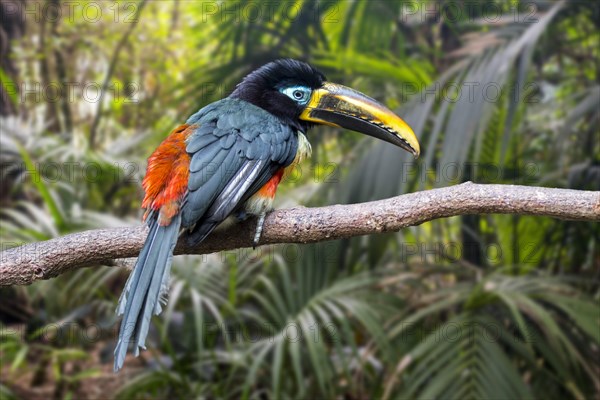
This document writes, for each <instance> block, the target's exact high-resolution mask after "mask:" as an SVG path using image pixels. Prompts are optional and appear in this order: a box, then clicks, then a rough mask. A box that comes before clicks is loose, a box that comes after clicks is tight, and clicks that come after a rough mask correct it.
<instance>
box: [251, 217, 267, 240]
mask: <svg viewBox="0 0 600 400" xmlns="http://www.w3.org/2000/svg"><path fill="white" fill-rule="evenodd" d="M266 216H267V213H264V212H263V213H262V214H260V215H259V216H258V221H256V231H255V233H254V240H253V241H252V249H256V246H258V242H260V235H261V234H262V230H263V225H264V223H265V217H266Z"/></svg>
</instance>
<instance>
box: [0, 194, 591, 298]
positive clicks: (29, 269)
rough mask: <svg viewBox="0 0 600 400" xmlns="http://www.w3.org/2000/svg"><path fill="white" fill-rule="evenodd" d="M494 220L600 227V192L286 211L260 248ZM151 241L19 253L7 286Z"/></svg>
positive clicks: (2, 265)
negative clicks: (448, 220)
mask: <svg viewBox="0 0 600 400" xmlns="http://www.w3.org/2000/svg"><path fill="white" fill-rule="evenodd" d="M490 213H493V214H521V215H541V216H548V217H553V218H559V219H568V220H581V221H600V192H591V191H577V190H569V189H550V188H542V187H527V186H513V185H480V184H473V183H470V182H467V183H464V184H461V185H456V186H452V187H447V188H442V189H434V190H428V191H423V192H417V193H411V194H405V195H402V196H398V197H394V198H391V199H386V200H380V201H373V202H369V203H361V204H351V205H334V206H328V207H320V208H302V207H300V208H292V209H286V210H278V211H274V212H272V213H271V214H269V215H268V216H267V219H266V221H265V227H264V231H263V235H262V239H261V243H260V244H261V245H266V244H275V243H313V242H320V241H326V240H335V239H342V238H349V237H352V236H359V235H367V234H373V233H380V232H393V231H398V230H400V229H402V228H404V227H407V226H412V225H419V224H422V223H424V222H427V221H431V220H433V219H438V218H445V217H451V216H455V215H467V214H490ZM254 224H255V223H254V221H252V220H249V221H246V222H243V223H240V224H236V225H234V226H231V225H230V226H228V227H223V228H222V229H219V230H217V231H215V232H214V233H213V234H212V235H211V236H210V237H209V238H207V240H205V241H204V242H203V243H201V244H200V245H198V246H195V247H191V246H189V245H187V244H186V243H185V240H180V241H179V243H178V245H177V247H176V249H175V254H206V253H213V252H217V251H221V250H231V249H237V248H242V247H250V246H251V245H252V237H253V234H254ZM146 234H147V231H146V228H145V227H143V226H138V227H127V228H118V229H98V230H91V231H86V232H80V233H74V234H70V235H66V236H63V237H59V238H56V239H52V240H48V241H45V242H40V243H33V244H27V245H24V246H21V247H16V248H11V249H9V250H6V251H4V252H2V253H0V286H9V285H28V284H31V283H33V282H35V281H37V280H39V279H49V278H52V277H55V276H57V275H60V274H62V273H65V272H67V271H70V270H73V269H76V268H80V267H85V266H92V265H98V264H105V265H115V262H114V261H113V260H115V259H120V258H127V257H135V256H136V255H137V253H138V252H139V251H140V249H141V247H142V244H143V243H144V240H145V237H146ZM117 264H118V265H121V264H123V263H117Z"/></svg>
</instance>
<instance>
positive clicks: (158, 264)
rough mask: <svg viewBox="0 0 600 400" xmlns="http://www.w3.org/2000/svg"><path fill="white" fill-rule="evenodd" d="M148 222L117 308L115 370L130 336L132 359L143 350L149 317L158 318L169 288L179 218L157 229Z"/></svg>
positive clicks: (153, 220)
mask: <svg viewBox="0 0 600 400" xmlns="http://www.w3.org/2000/svg"><path fill="white" fill-rule="evenodd" d="M149 221H150V222H149V223H148V225H149V227H150V232H149V233H148V238H147V239H146V243H144V247H143V248H142V251H141V252H140V255H139V257H138V260H137V262H136V264H135V267H134V269H133V271H132V272H131V275H130V276H129V279H128V280H127V283H126V285H125V289H124V290H123V293H122V294H121V298H120V299H119V304H118V306H117V314H118V315H121V314H123V320H122V321H121V328H120V331H119V341H118V342H117V346H116V348H115V364H114V370H115V371H118V370H119V369H121V367H122V366H123V362H124V361H125V356H126V354H127V348H128V345H129V341H130V339H131V337H133V338H134V340H133V342H134V354H135V355H136V356H137V355H138V354H139V348H140V347H141V348H144V349H145V344H146V337H147V335H148V329H149V328H150V320H151V318H152V314H156V315H158V314H159V313H160V312H161V311H162V307H161V302H162V303H163V304H164V302H165V299H164V295H165V294H166V292H167V289H168V285H169V275H170V270H171V261H172V258H173V249H174V248H175V244H176V243H177V238H178V236H179V228H180V225H181V215H176V216H175V217H174V218H173V220H172V221H171V224H169V225H168V226H159V225H158V222H157V218H156V216H150V217H149Z"/></svg>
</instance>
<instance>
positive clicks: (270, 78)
mask: <svg viewBox="0 0 600 400" xmlns="http://www.w3.org/2000/svg"><path fill="white" fill-rule="evenodd" d="M325 79H326V78H325V75H323V74H322V73H321V72H320V71H319V70H317V69H316V68H314V67H312V66H311V65H309V64H307V63H305V62H302V61H297V60H293V59H290V58H286V59H280V60H275V61H272V62H270V63H268V64H265V65H263V66H262V67H260V68H258V69H257V70H255V71H253V72H251V73H250V74H248V75H246V77H245V78H244V79H243V80H242V82H240V83H239V84H238V85H237V87H236V88H235V90H234V91H233V93H231V95H230V97H234V98H238V99H241V100H244V101H247V102H249V103H252V104H254V105H256V106H258V107H261V108H262V109H264V110H266V111H268V112H270V113H271V114H273V115H275V116H277V117H279V118H280V119H281V120H282V122H284V123H287V124H289V125H292V126H294V127H296V128H298V129H300V130H302V131H306V129H307V128H308V124H307V123H306V122H304V121H300V120H299V119H298V117H299V116H300V114H301V113H302V111H303V107H302V106H299V105H298V104H297V103H295V102H294V101H293V100H291V99H290V98H289V97H288V96H286V95H284V94H282V93H281V92H280V89H281V88H282V87H286V86H305V87H308V88H310V89H316V88H319V87H321V86H322V85H323V82H324V81H325Z"/></svg>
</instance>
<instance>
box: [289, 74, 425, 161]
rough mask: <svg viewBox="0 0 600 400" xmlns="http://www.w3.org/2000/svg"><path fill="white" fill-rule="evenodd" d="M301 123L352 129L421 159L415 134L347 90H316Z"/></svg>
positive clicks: (368, 100) (330, 85)
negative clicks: (307, 122) (393, 145)
mask: <svg viewBox="0 0 600 400" xmlns="http://www.w3.org/2000/svg"><path fill="white" fill-rule="evenodd" d="M300 119H301V120H304V121H309V122H313V123H316V124H324V125H330V126H337V127H342V128H346V129H350V130H353V131H356V132H360V133H364V134H366V135H370V136H373V137H376V138H378V139H381V140H385V141H386V142H389V143H392V144H395V145H396V146H400V147H402V148H403V149H405V150H407V151H409V152H411V153H412V154H413V155H414V156H415V158H416V157H418V156H419V153H420V151H421V150H420V146H419V142H418V140H417V137H416V136H415V133H414V132H413V130H412V129H411V128H410V126H408V124H407V123H406V122H404V121H403V120H402V119H401V118H400V117H398V116H397V115H396V114H394V113H393V112H392V111H390V110H389V109H388V108H387V107H385V106H384V105H383V104H381V103H378V102H377V101H375V100H373V99H372V98H370V97H368V96H366V95H364V94H362V93H360V92H357V91H356V90H354V89H351V88H349V87H346V86H342V85H338V84H335V83H330V82H325V83H324V84H323V86H322V87H320V88H318V89H314V90H313V92H312V96H311V98H310V101H309V102H308V104H307V105H306V108H305V109H304V111H303V112H302V114H301V115H300Z"/></svg>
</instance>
